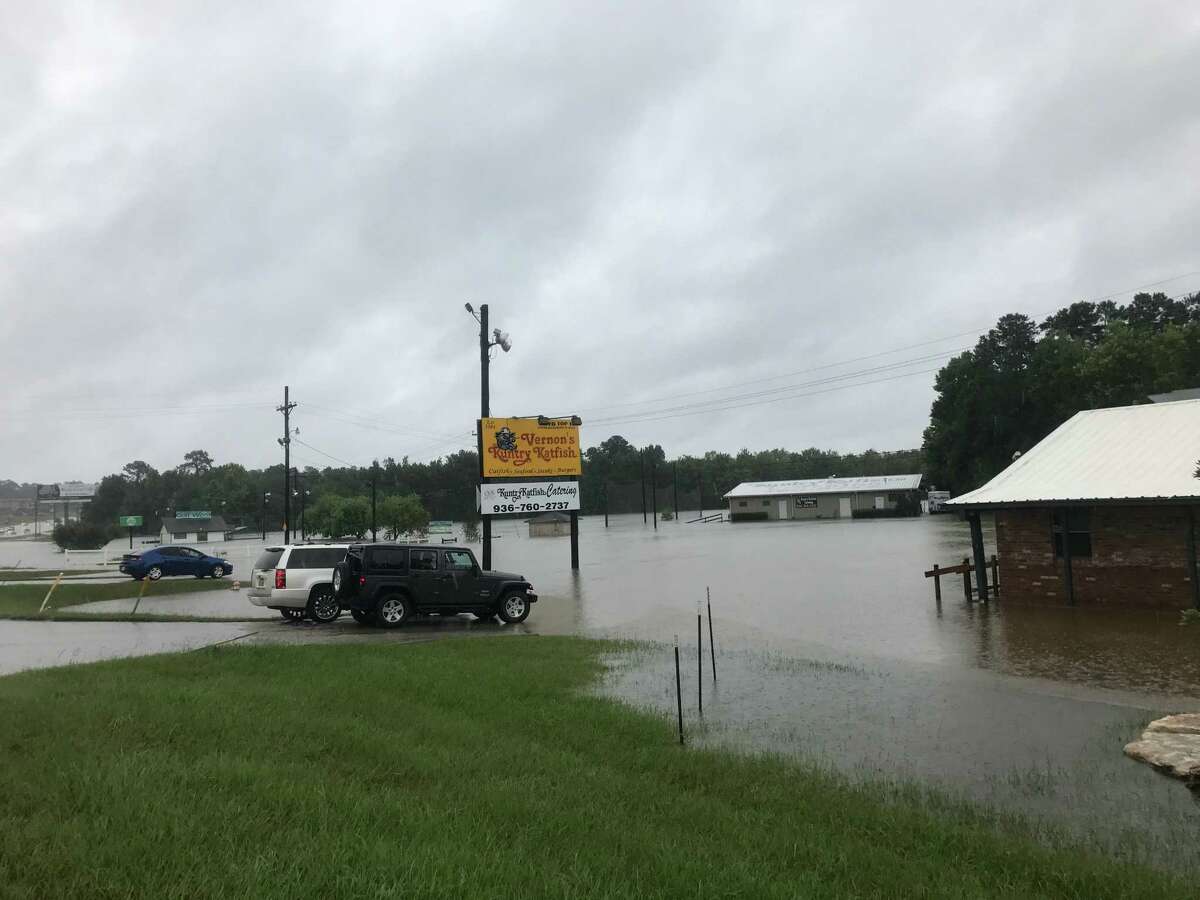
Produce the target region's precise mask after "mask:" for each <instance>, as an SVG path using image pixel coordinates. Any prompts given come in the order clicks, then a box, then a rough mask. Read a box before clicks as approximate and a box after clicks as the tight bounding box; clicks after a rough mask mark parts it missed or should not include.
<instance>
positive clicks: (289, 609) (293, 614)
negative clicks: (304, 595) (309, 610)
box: [279, 606, 306, 622]
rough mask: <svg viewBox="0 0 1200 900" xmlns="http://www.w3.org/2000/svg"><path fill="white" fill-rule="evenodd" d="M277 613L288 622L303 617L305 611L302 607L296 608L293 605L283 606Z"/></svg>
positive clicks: (297, 620) (296, 620)
mask: <svg viewBox="0 0 1200 900" xmlns="http://www.w3.org/2000/svg"><path fill="white" fill-rule="evenodd" d="M279 614H280V615H281V616H283V617H284V618H285V619H287V620H288V621H289V622H299V621H300V620H301V619H303V618H304V616H305V615H306V613H305V612H304V610H302V609H296V608H295V607H294V606H284V607H281V608H280V610H279Z"/></svg>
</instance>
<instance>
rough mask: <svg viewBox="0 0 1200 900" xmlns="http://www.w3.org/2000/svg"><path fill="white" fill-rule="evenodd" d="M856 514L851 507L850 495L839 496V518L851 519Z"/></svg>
mask: <svg viewBox="0 0 1200 900" xmlns="http://www.w3.org/2000/svg"><path fill="white" fill-rule="evenodd" d="M853 515H854V513H853V511H851V509H850V498H849V497H838V518H839V519H849V518H851V517H852V516H853Z"/></svg>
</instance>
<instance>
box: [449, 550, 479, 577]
mask: <svg viewBox="0 0 1200 900" xmlns="http://www.w3.org/2000/svg"><path fill="white" fill-rule="evenodd" d="M442 556H443V557H444V561H445V563H446V568H447V569H449V570H450V571H452V572H464V571H465V572H469V571H471V569H473V568H475V560H473V559H472V558H471V554H470V553H468V552H467V551H466V550H447V551H446V552H445V553H444V554H442Z"/></svg>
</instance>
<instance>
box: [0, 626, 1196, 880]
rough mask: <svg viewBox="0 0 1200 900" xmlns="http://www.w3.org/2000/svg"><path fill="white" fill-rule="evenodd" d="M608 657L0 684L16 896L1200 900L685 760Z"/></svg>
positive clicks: (107, 668) (860, 794)
mask: <svg viewBox="0 0 1200 900" xmlns="http://www.w3.org/2000/svg"><path fill="white" fill-rule="evenodd" d="M606 646H607V645H604V644H600V643H595V642H588V641H584V640H580V639H571V638H533V637H529V638H519V637H511V638H495V639H485V640H461V641H441V642H435V643H428V644H420V645H408V646H402V645H371V646H307V647H287V648H284V647H269V646H267V647H237V646H236V645H233V646H227V647H223V648H214V649H209V650H204V651H199V652H195V653H190V654H185V655H174V656H158V657H145V658H140V659H134V660H123V661H118V662H111V663H100V664H95V665H88V666H79V667H70V668H63V669H55V670H47V671H40V672H31V673H23V674H19V675H14V676H10V677H7V678H3V679H0V735H2V736H3V738H2V740H0V869H3V870H4V871H3V874H2V875H0V896H4V897H30V898H32V897H38V898H42V897H143V898H168V897H180V898H184V897H187V898H193V897H217V896H238V897H289V898H300V897H312V898H318V897H320V898H328V897H366V896H370V897H446V898H464V897H514V898H515V897H521V898H525V897H631V898H632V897H638V898H645V897H747V898H760V897H780V898H783V897H787V898H792V897H970V898H975V897H1014V898H1015V897H1020V898H1026V897H1079V898H1101V897H1193V896H1195V892H1194V887H1195V885H1194V884H1191V885H1189V884H1186V883H1184V882H1183V881H1180V880H1174V879H1172V878H1170V877H1169V876H1167V875H1163V874H1161V873H1156V872H1150V871H1147V870H1145V869H1140V868H1137V867H1134V866H1129V865H1119V864H1116V863H1113V862H1110V861H1107V860H1105V859H1102V858H1100V857H1098V856H1094V855H1089V854H1088V853H1086V852H1084V851H1078V852H1076V851H1064V850H1049V849H1045V848H1042V847H1039V846H1038V845H1036V844H1035V843H1034V842H1033V841H1031V840H1030V839H1028V838H1027V837H1024V836H1023V835H1022V834H1021V833H1019V830H1018V832H1017V833H1012V832H1011V830H1006V831H1005V832H1003V833H1001V832H998V831H996V830H995V829H994V828H992V827H991V826H989V825H988V824H987V823H986V822H985V821H984V820H983V819H982V818H980V817H978V816H976V815H975V814H973V813H970V812H968V811H964V810H961V809H959V810H958V811H943V812H941V813H940V814H937V815H935V814H933V813H932V812H931V811H930V810H929V809H927V808H924V807H921V806H917V805H907V804H905V803H902V802H894V801H893V802H889V801H885V800H883V799H880V798H879V797H878V796H877V795H876V793H875V792H873V791H872V790H871V789H870V788H869V787H852V786H849V785H847V784H845V783H842V782H840V781H838V780H836V779H833V778H830V777H828V776H824V775H819V774H816V773H814V772H811V771H807V770H805V769H801V768H797V767H796V766H794V765H790V764H787V763H784V762H782V761H778V760H770V759H752V758H746V757H739V756H734V755H730V754H724V753H719V752H711V751H696V750H690V749H689V750H682V749H680V748H679V747H678V746H677V745H676V744H675V742H674V737H675V736H674V731H673V723H671V722H668V721H663V720H660V719H657V718H654V717H652V716H648V715H645V714H642V713H639V712H636V711H634V710H632V709H630V708H628V707H625V706H622V705H620V704H616V703H613V702H611V701H607V700H604V699H601V698H598V697H594V696H591V695H589V694H588V693H587V692H586V691H585V688H586V687H587V686H588V684H589V683H591V682H592V681H593V679H595V678H596V677H597V675H598V673H599V672H600V668H601V667H600V662H599V656H600V654H601V653H602V652H604V650H605V649H606Z"/></svg>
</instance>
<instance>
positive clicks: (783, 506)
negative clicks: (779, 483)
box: [779, 497, 788, 519]
mask: <svg viewBox="0 0 1200 900" xmlns="http://www.w3.org/2000/svg"><path fill="white" fill-rule="evenodd" d="M787 517H788V514H787V498H786V497H785V498H784V499H782V500H780V501H779V518H781V519H786V518H787Z"/></svg>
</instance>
